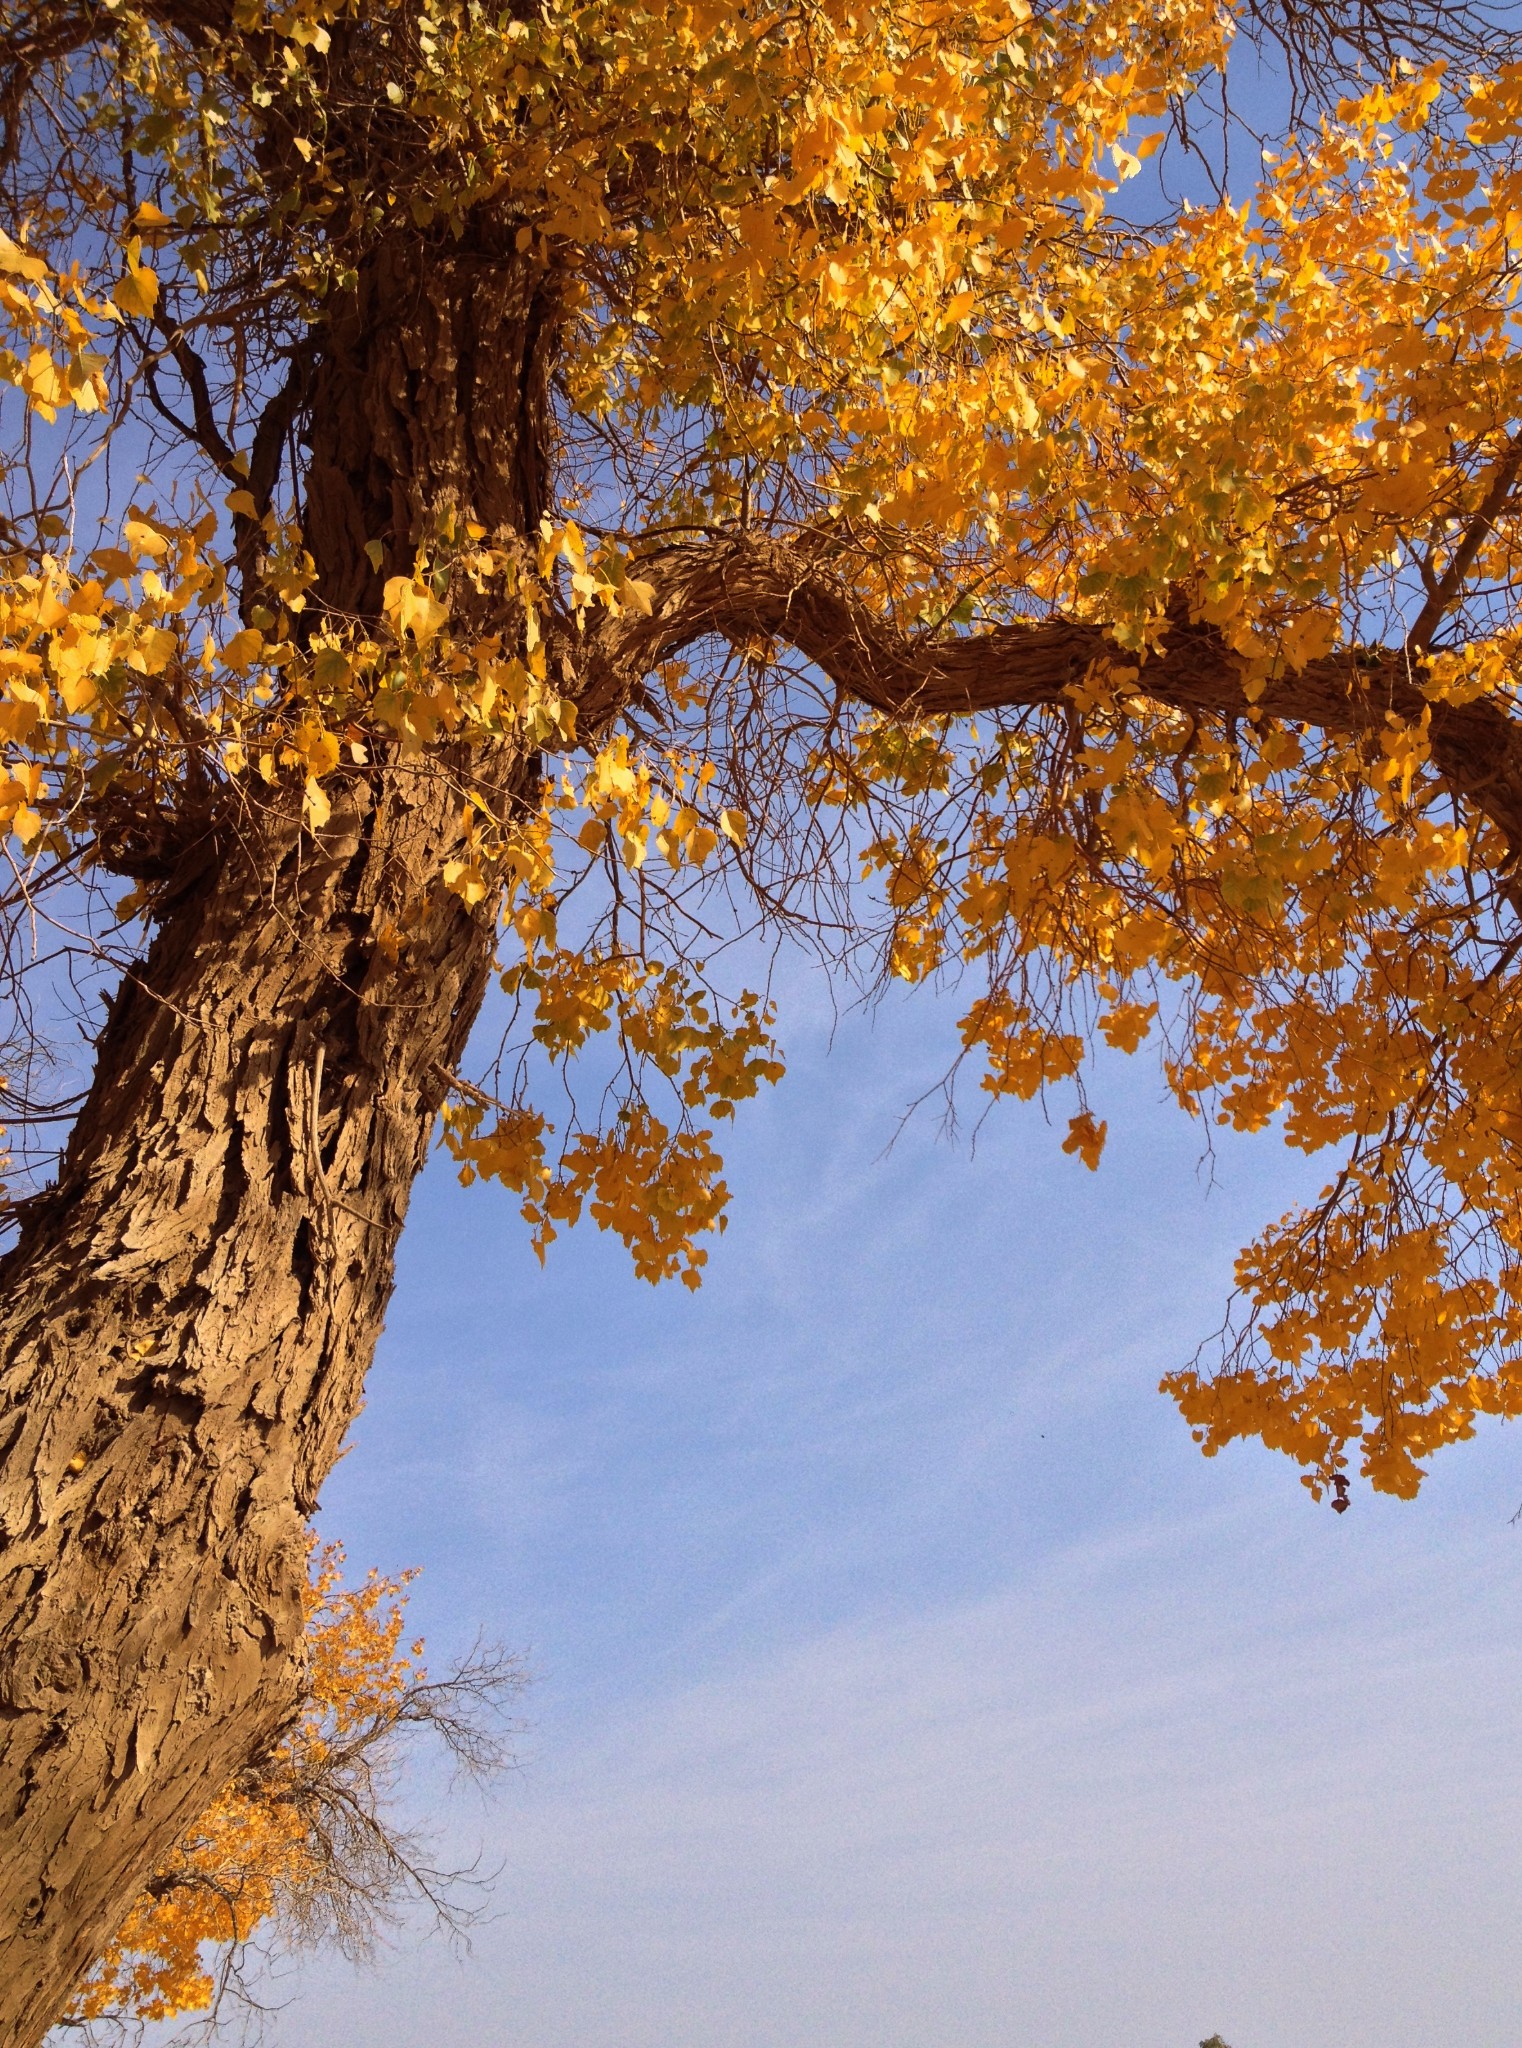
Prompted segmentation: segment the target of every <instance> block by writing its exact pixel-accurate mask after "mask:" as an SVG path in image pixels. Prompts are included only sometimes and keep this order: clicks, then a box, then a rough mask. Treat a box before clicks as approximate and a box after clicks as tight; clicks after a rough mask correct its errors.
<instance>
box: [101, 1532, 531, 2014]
mask: <svg viewBox="0 0 1522 2048" xmlns="http://www.w3.org/2000/svg"><path fill="white" fill-rule="evenodd" d="M342 1568H343V1552H342V1550H341V1549H340V1547H339V1546H338V1545H336V1544H329V1545H328V1546H327V1547H326V1548H324V1549H323V1550H322V1551H321V1552H320V1553H314V1556H313V1561H312V1573H311V1580H310V1584H309V1587H308V1592H307V1601H306V1627H305V1632H304V1636H303V1651H304V1663H305V1670H304V1677H303V1682H302V1689H301V1698H300V1702H299V1705H298V1709H297V1712H296V1714H295V1715H294V1717H293V1719H292V1721H291V1723H290V1725H289V1726H288V1727H287V1728H285V1729H284V1730H282V1731H281V1734H280V1737H279V1740H278V1741H276V1742H275V1743H273V1744H272V1745H271V1746H270V1747H269V1748H268V1749H267V1750H266V1751H265V1752H263V1753H262V1754H261V1755H259V1756H257V1757H254V1758H252V1759H251V1760H250V1761H249V1762H248V1763H247V1764H246V1765H245V1766H244V1767H243V1769H241V1770H240V1771H239V1772H238V1774H237V1776H236V1777H235V1778H234V1779H233V1780H232V1781H231V1783H230V1784H228V1785H226V1786H224V1787H223V1788H222V1790H221V1792H220V1793H219V1794H218V1796H217V1798H216V1799H215V1800H214V1801H213V1803H212V1804H211V1806H210V1807H209V1808H208V1809H207V1811H206V1812H205V1813H204V1814H202V1815H201V1816H200V1817H199V1818H198V1819H197V1821H196V1823H195V1825H194V1827H193V1828H192V1829H191V1830H190V1831H189V1832H188V1833H187V1834H186V1835H184V1836H182V1837H181V1839H180V1840H179V1841H178V1842H176V1843H175V1844H174V1845H173V1847H172V1849H171V1850H170V1852H169V1854H168V1855H167V1856H164V1857H162V1858H161V1859H160V1860H159V1861H158V1862H157V1863H156V1864H155V1865H154V1868H153V1870H152V1872H151V1873H150V1875H149V1878H148V1881H147V1883H146V1884H145V1885H144V1887H143V1889H142V1891H141V1893H140V1894H139V1895H138V1897H137V1899H136V1900H135V1901H134V1902H133V1905H132V1908H131V1910H130V1912H129V1913H128V1914H127V1917H126V1919H125V1920H124V1921H123V1923H122V1925H121V1926H120V1927H119V1928H118V1929H117V1930H116V1933H115V1936H114V1938H113V1939H112V1941H111V1942H110V1943H109V1945H108V1946H107V1948H106V1951H105V1953H104V1955H102V1956H101V1957H100V1959H99V1960H98V1961H97V1963H96V1964H95V1967H94V1968H93V1969H92V1970H91V1972H90V1974H89V1976H88V1978H87V1979H86V1981H85V1982H84V1984H83V1985H82V1986H81V1987H80V1989H79V1991H78V1992H77V1993H76V1995H75V1997H74V1998H73V2000H72V2001H71V2003H70V2006H69V2008H68V2011H67V2012H66V2013H65V2015H64V2024H65V2025H67V2026H70V2027H75V2028H81V2029H84V2030H86V2031H87V2032H88V2033H89V2035H90V2036H91V2037H92V2038H99V2037H100V2035H101V2032H102V2030H103V2029H104V2030H105V2031H106V2032H107V2033H116V2032H122V2031H125V2030H126V2029H127V2028H129V2027H131V2026H133V2025H135V2024H136V2023H139V2022H142V2021H151V2020H164V2019H173V2018H175V2017H177V2016H179V2015H181V2014H185V2013H207V2012H209V2013H210V2014H211V2015H212V2017H213V2018H215V2017H216V2016H217V2015H218V2014H219V2013H220V2011H221V2009H222V2006H223V2003H224V2001H225V2000H226V1998H227V1997H228V1994H229V1993H230V1992H231V1993H234V1994H237V1995H240V1996H244V1997H246V1996H247V1993H246V1992H245V1991H244V1986H243V1975H242V1971H243V1964H244V1960H245V1957H246V1955H247V1953H248V1950H249V1948H250V1946H251V1944H252V1943H254V1942H255V1941H256V1939H259V1938H261V1937H263V1936H265V1935H273V1936H274V1937H275V1938H277V1939H278V1940H280V1941H282V1942H283V1943H284V1944H285V1945H287V1946H292V1945H294V1946H298V1947H299V1946H306V1945H310V1944H312V1943H314V1942H317V1941H324V1940H326V1941H330V1942H334V1943H336V1944H337V1946H338V1947H339V1949H340V1950H341V1951H343V1952H344V1953H345V1954H348V1955H351V1956H363V1955H365V1954H367V1953H368V1952H369V1951H370V1949H371V1947H372V1944H373V1941H374V1938H375V1934H376V1930H377V1926H378V1923H381V1922H383V1921H385V1920H388V1919H389V1918H390V1917H391V1916H392V1915H393V1913H394V1912H395V1911H396V1910H397V1909H398V1908H399V1907H400V1906H401V1905H403V1904H404V1903H407V1902H408V1901H411V1900H418V1899H421V1900H423V1901H424V1902H426V1903H427V1904H429V1905H431V1906H432V1907H433V1909H434V1911H435V1912H436V1913H437V1915H438V1917H439V1918H440V1920H441V1921H443V1922H444V1923H445V1925H446V1926H448V1927H449V1928H451V1929H452V1930H455V1931H459V1930H460V1929H461V1928H463V1927H464V1926H465V1925H467V1924H468V1923H469V1920H470V1918H471V1912H470V1907H469V1901H468V1898H467V1896H466V1895H465V1894H463V1893H462V1890H461V1886H462V1883H468V1882H472V1881H475V1880H474V1879H473V1877H472V1874H471V1873H469V1872H459V1871H446V1870H439V1869H437V1868H435V1867H434V1866H432V1865H431V1864H430V1863H429V1862H428V1861H427V1860H426V1857H427V1850H426V1845H425V1844H422V1843H420V1842H418V1841H416V1840H415V1839H413V1838H412V1837H411V1836H409V1835H407V1834H406V1833H403V1832H401V1831H399V1830H398V1829H397V1827H396V1826H395V1824H394V1823H393V1822H392V1821H391V1819H390V1817H389V1815H388V1812H387V1801H388V1795H389V1794H390V1792H391V1791H392V1789H393V1786H394V1783H395V1779H396V1776H397V1771H398V1766H399V1763H400V1755H399V1751H400V1749H401V1746H402V1745H403V1744H404V1743H405V1742H406V1740H407V1739H408V1738H410V1737H413V1736H415V1735H417V1734H418V1733H419V1732H421V1731H427V1732H429V1733H432V1734H434V1735H436V1736H438V1737H440V1738H441V1739H442V1740H443V1742H444V1744H445V1746H446V1747H447V1749H448V1750H449V1751H450V1752H451V1754H452V1755H453V1756H454V1758H455V1760H456V1762H457V1763H458V1764H460V1765H462V1766H463V1767H464V1768H465V1769H466V1770H467V1771H468V1772H469V1773H470V1774H471V1775H472V1776H474V1777H477V1778H482V1777H485V1776H486V1775H488V1774H490V1773H492V1772H495V1771H498V1770H500V1769H502V1768H503V1766H504V1765H505V1764H506V1762H507V1761H508V1756H507V1752H506V1750H505V1748H504V1746H503V1741H502V1739H501V1734H500V1733H499V1728H500V1721H501V1710H502V1708H503V1706H504V1704H505V1702H506V1700H507V1699H509V1698H511V1697H512V1695H513V1694H514V1693H516V1692H517V1691H518V1689H519V1688H520V1686H521V1683H522V1674H521V1670H520V1668H519V1667H518V1666H517V1664H515V1663H514V1661H513V1660H512V1659H511V1658H508V1657H506V1656H504V1655H502V1654H501V1653H500V1652H496V1651H491V1650H487V1649H483V1648H482V1647H481V1646H480V1645H478V1646H477V1648H476V1650H475V1651H474V1652H473V1653H472V1654H471V1655H470V1656H469V1657H467V1658H466V1659H465V1661H464V1662H463V1663H461V1664H459V1665H457V1666H456V1667H455V1668H454V1669H453V1670H452V1671H450V1672H449V1673H448V1674H447V1676H445V1677H443V1678H437V1679H430V1678H429V1676H428V1673H427V1672H426V1670H425V1669H424V1667H423V1665H422V1664H421V1663H420V1662H419V1659H420V1658H421V1656H422V1652H423V1644H422V1642H421V1640H419V1641H416V1642H414V1643H412V1645H411V1646H410V1648H403V1647H402V1625H403V1622H404V1620H405V1612H404V1610H405V1607H406V1600H407V1587H408V1582H409V1581H410V1580H411V1578H412V1577H413V1576H414V1574H413V1573H411V1572H407V1573H403V1574H402V1575H401V1576H400V1577H399V1578H391V1579H386V1578H382V1577H381V1576H380V1575H379V1574H378V1573H376V1572H371V1573H370V1575H369V1576H368V1578H367V1579H366V1580H365V1581H364V1582H363V1583H362V1584H361V1585H359V1586H353V1587H346V1586H344V1585H343V1584H342V1579H341V1574H342ZM494 1723H496V1724H498V1725H497V1726H494V1725H493V1724H494ZM208 1949H209V1950H210V1951H211V1952H212V1953H211V1955H210V1956H208V1953H207V1951H208Z"/></svg>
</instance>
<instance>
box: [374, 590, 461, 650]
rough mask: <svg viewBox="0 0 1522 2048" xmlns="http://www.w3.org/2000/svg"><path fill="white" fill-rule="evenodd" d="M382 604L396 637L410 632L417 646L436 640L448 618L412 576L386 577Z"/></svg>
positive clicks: (434, 599) (436, 600)
mask: <svg viewBox="0 0 1522 2048" xmlns="http://www.w3.org/2000/svg"><path fill="white" fill-rule="evenodd" d="M382 604H383V607H384V610H385V613H386V616H387V618H388V619H389V620H390V621H391V626H392V630H393V631H394V632H395V634H396V637H397V638H398V639H399V640H400V639H401V638H402V637H403V635H404V634H407V633H410V634H411V635H412V637H413V639H414V640H416V642H417V643H418V645H419V647H427V646H428V645H429V644H430V643H431V642H432V641H433V640H435V639H436V638H437V637H438V633H439V628H440V627H441V626H442V625H443V623H444V621H445V619H446V618H447V617H448V616H449V613H448V609H447V607H446V606H444V605H442V604H440V603H439V601H438V599H437V598H436V597H434V596H433V594H432V593H431V592H430V591H428V590H425V589H424V588H423V586H422V585H421V584H420V583H419V582H418V581H417V580H416V578H414V577H412V576H391V577H388V579H387V581H386V587H385V593H384V596H383V599H382Z"/></svg>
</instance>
